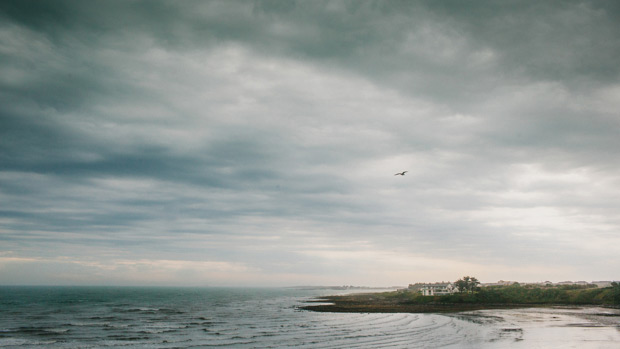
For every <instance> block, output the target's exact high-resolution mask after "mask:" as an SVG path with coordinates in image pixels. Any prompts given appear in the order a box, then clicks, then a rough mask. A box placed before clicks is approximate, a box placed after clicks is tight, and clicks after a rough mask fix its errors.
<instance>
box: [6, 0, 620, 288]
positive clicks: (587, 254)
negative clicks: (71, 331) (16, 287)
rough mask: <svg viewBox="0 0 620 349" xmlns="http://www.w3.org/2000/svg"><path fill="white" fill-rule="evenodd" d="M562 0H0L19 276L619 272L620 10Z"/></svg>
mask: <svg viewBox="0 0 620 349" xmlns="http://www.w3.org/2000/svg"><path fill="white" fill-rule="evenodd" d="M556 5H558V6H555V5H554V6H551V5H548V4H527V3H519V2H516V3H501V4H498V3H495V2H482V3H476V4H467V5H464V4H461V3H460V2H455V3H436V2H425V1H419V2H411V3H402V2H391V1H387V2H380V3H376V2H371V1H362V2H348V1H335V2H326V3H323V2H294V1H290V2H279V1H257V2H254V3H244V2H234V1H233V2H230V1H210V2H206V3H203V2H186V3H183V4H171V3H167V2H157V1H155V2H141V1H138V2H131V3H127V2H120V1H119V2H116V1H110V2H89V3H84V2H77V1H58V2H54V3H50V4H39V3H37V4H33V3H30V2H20V3H7V4H3V5H0V18H1V19H2V21H1V22H2V24H1V25H0V42H1V43H2V45H0V60H1V62H2V63H0V104H1V105H2V107H1V108H0V195H2V197H3V201H5V202H10V203H11V204H10V206H5V207H3V208H2V209H1V210H0V239H1V240H2V246H3V247H2V249H3V250H5V251H12V252H11V258H21V259H23V261H26V260H28V263H26V262H24V263H21V262H20V263H21V264H19V265H18V264H11V265H12V268H13V269H11V270H12V271H11V273H14V274H11V275H17V274H19V270H20V268H30V269H28V270H31V269H34V268H36V267H33V266H38V265H40V264H44V263H47V262H48V261H54V262H53V263H51V264H50V265H49V266H48V268H49V272H50V275H58V274H57V273H56V274H55V273H54V271H60V270H62V269H63V268H65V267H67V266H68V265H71V268H75V279H74V280H73V281H71V283H80V277H85V278H86V274H88V271H87V270H88V268H91V267H92V268H99V269H101V271H100V274H96V275H97V277H96V278H94V279H93V278H90V279H88V281H86V279H84V280H85V281H84V283H89V284H92V283H94V282H96V280H101V282H102V283H107V282H108V281H110V282H117V283H123V284H125V283H126V282H127V280H131V277H130V276H129V275H133V274H132V273H134V272H135V271H136V270H137V269H136V268H138V269H141V270H142V272H143V275H144V280H141V281H140V282H141V283H145V284H156V283H160V284H161V283H167V284H173V283H179V284H183V283H185V282H190V280H192V278H194V276H193V275H194V274H192V273H194V272H197V270H199V269H201V266H202V267H205V269H214V270H217V272H213V273H211V274H204V275H205V276H204V277H201V278H200V280H204V282H205V283H206V284H235V285H242V284H246V285H249V284H256V283H262V284H272V285H273V284H294V283H305V282H303V281H304V280H308V282H311V283H337V284H343V283H366V284H384V283H385V284H406V283H409V282H413V281H416V280H422V279H425V280H426V279H430V278H431V277H432V275H437V277H439V275H441V277H442V278H445V279H449V278H458V277H460V276H461V275H460V274H461V273H466V274H473V275H476V276H478V277H479V278H480V279H482V280H485V278H497V277H498V278H502V279H511V278H512V279H514V278H517V276H518V277H520V278H526V277H527V275H528V273H532V270H534V269H535V267H536V266H541V265H546V266H547V268H548V269H546V271H547V272H548V273H551V274H554V273H557V278H559V279H571V278H573V279H589V278H590V277H589V276H590V275H597V277H596V278H597V279H606V278H612V277H613V275H612V274H613V271H614V270H616V269H617V265H614V264H613V263H610V262H609V258H608V257H609V256H612V255H614V254H615V253H617V249H616V248H614V246H616V245H617V238H616V237H615V234H614V231H616V230H617V227H618V217H617V215H616V213H615V212H616V211H617V207H618V200H617V199H616V198H617V197H619V196H618V194H619V193H618V189H617V188H618V177H617V175H616V173H617V171H618V165H619V163H618V161H617V160H616V157H617V156H616V154H617V153H618V149H619V148H620V143H619V141H618V137H617V134H618V132H617V130H618V127H619V126H620V125H619V121H618V118H617V116H616V113H615V111H616V110H617V109H618V108H617V107H618V101H619V97H620V96H619V93H618V91H619V88H618V84H617V77H618V66H617V64H616V63H615V61H614V59H613V58H614V57H616V56H617V53H618V50H620V46H619V45H618V43H617V40H616V39H615V38H616V37H617V34H618V31H619V26H618V23H620V22H618V21H617V17H618V13H619V12H618V11H617V6H616V5H615V4H614V3H611V2H609V3H607V2H570V1H569V2H564V3H562V4H556ZM403 170H408V171H409V172H408V173H407V175H406V176H404V177H400V176H399V177H394V176H393V174H394V173H396V172H400V171H403ZM301 247H303V248H301ZM59 256H64V257H63V258H65V257H66V258H68V260H70V261H75V263H74V262H66V261H61V260H60V259H58V258H60V257H59ZM89 258H92V259H89ZM524 259H526V260H527V261H528V263H527V265H523V266H520V264H521V263H523V260H524ZM365 260H370V261H371V262H364V263H365V264H364V265H365V267H364V268H361V269H356V268H355V266H356V265H359V263H361V262H362V261H365ZM14 261H17V259H15V260H14ZM119 261H125V262H122V263H121V262H119ZM183 261H185V262H183ZM586 261H587V263H585V262H586ZM15 263H17V262H15ZM67 263H68V264H67ZM88 263H95V264H96V265H95V264H92V265H87V264H88ZM179 263H180V264H179ZM183 263H185V264H183ZM200 263H222V264H212V265H211V264H205V265H202V264H200ZM490 264H496V265H497V267H496V268H490V267H488V265H490ZM585 264H587V265H590V266H591V268H587V267H584V265H585ZM104 265H112V266H114V270H115V272H114V273H108V271H109V270H108V271H106V270H107V269H105V268H103V267H101V268H100V266H104ZM175 265H177V266H179V265H181V267H179V268H181V269H182V270H184V271H183V272H181V273H180V274H182V275H183V277H176V276H174V275H173V274H174V273H173V272H172V271H173V270H174V268H175V267H174V266H175ZM373 265H374V266H373ZM459 265H461V266H467V267H468V268H471V269H475V270H471V271H463V270H462V269H459V267H458V266H459ZM218 266H228V267H230V268H228V267H226V268H224V267H222V268H219V267H218ZM403 266H407V267H406V268H405V267H403ZM237 267H239V268H241V269H243V268H248V269H247V270H246V269H244V270H241V269H238V268H237ZM218 268H219V269H218ZM235 268H237V269H235ZM99 269H97V270H99ZM23 270H26V269H23ZM361 270H373V274H372V275H373V276H369V280H368V281H367V282H364V279H363V272H362V271H361ZM381 270H384V271H385V270H392V271H393V273H387V272H383V274H382V272H380V271H381ZM500 270H507V273H508V275H503V276H498V275H499V274H501V273H500V272H499V271H500ZM476 271H478V273H476ZM24 275H26V274H24ZM32 275H33V276H32V277H30V278H19V279H16V278H11V279H10V280H14V281H12V282H14V283H18V282H24V283H37V282H38V281H37V280H45V282H50V283H58V282H55V281H54V280H53V279H51V278H43V276H42V275H41V274H40V273H38V274H32ZM381 275H384V276H381ZM450 275H453V276H450ZM531 275H535V276H532V278H537V277H540V279H541V280H542V279H545V280H547V279H549V280H556V279H555V277H556V276H555V275H546V276H543V275H541V274H540V273H532V274H531ZM407 278H408V279H407ZM592 278H594V276H592ZM405 279H407V280H405ZM7 280H8V279H7ZM59 280H68V279H66V278H59ZM209 280H211V282H210V281H209ZM261 280H262V281H261ZM347 280H350V281H347ZM337 281H341V282H337ZM489 281H494V280H493V279H491V280H489ZM41 282H43V281H41ZM66 282H69V281H66Z"/></svg>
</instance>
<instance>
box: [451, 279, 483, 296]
mask: <svg viewBox="0 0 620 349" xmlns="http://www.w3.org/2000/svg"><path fill="white" fill-rule="evenodd" d="M454 285H455V286H456V288H457V289H458V290H459V292H461V293H464V292H467V293H473V292H474V291H475V290H476V289H477V288H478V285H480V281H478V279H476V278H475V277H473V276H463V278H461V279H458V280H456V281H455V282H454Z"/></svg>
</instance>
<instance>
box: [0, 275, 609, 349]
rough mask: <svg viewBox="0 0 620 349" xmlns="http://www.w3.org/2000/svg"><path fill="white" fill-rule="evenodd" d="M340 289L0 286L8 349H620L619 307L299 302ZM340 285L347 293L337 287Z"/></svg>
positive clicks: (1, 330)
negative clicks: (440, 310)
mask: <svg viewBox="0 0 620 349" xmlns="http://www.w3.org/2000/svg"><path fill="white" fill-rule="evenodd" d="M336 293H338V291H335V290H307V289H287V288H274V289H262V288H257V289H252V288H132V287H0V347H4V348H37V347H41V348H105V347H124V348H209V347H223V348H288V347H302V348H444V347H447V348H513V347H518V348H571V347H573V348H618V347H620V344H619V343H620V330H619V328H620V327H619V326H620V323H619V322H618V319H620V317H619V316H620V312H619V311H618V310H614V309H603V308H557V309H521V310H494V311H477V312H468V313H460V314H452V315H439V314H336V313H316V312H310V311H305V310H300V309H299V307H300V306H303V305H304V304H307V302H308V301H310V300H312V299H313V298H314V297H317V296H320V295H326V294H336ZM340 293H342V292H340Z"/></svg>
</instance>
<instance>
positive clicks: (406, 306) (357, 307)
mask: <svg viewBox="0 0 620 349" xmlns="http://www.w3.org/2000/svg"><path fill="white" fill-rule="evenodd" d="M307 303H322V304H316V305H312V304H309V305H304V306H300V307H299V309H302V310H307V311H315V312H323V313H437V314H442V313H444V314H445V313H459V312H466V311H475V310H494V309H524V308H554V307H562V308H570V307H572V308H585V307H599V308H609V309H619V308H618V307H617V306H611V305H601V304H536V303H520V304H515V303H490V304H485V303H425V304H419V303H412V302H399V301H396V300H386V299H382V298H377V297H373V294H350V295H343V296H325V297H319V298H316V299H314V300H310V301H307Z"/></svg>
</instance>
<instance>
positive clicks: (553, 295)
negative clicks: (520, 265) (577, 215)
mask: <svg viewBox="0 0 620 349" xmlns="http://www.w3.org/2000/svg"><path fill="white" fill-rule="evenodd" d="M321 300H322V301H325V302H330V303H332V304H329V305H325V304H323V305H311V306H307V307H304V309H308V310H315V311H330V312H416V313H418V312H419V313H427V312H456V311H465V310H477V309H493V308H512V307H523V306H546V305H599V306H618V305H620V285H618V284H615V285H614V286H613V287H607V288H593V287H587V286H574V285H571V286H548V287H541V286H529V285H528V286H521V285H518V284H515V285H511V286H497V287H484V288H480V289H477V290H476V291H475V292H471V293H455V294H451V295H445V296H422V295H421V294H420V293H418V292H413V291H395V292H384V293H372V294H354V295H346V296H332V297H325V298H323V299H321Z"/></svg>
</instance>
